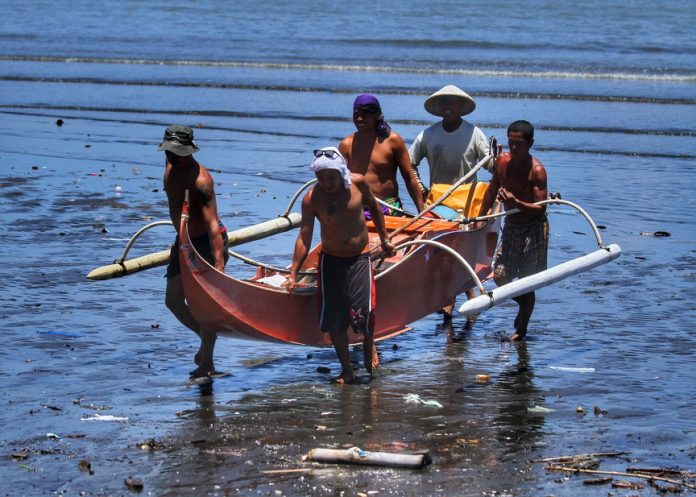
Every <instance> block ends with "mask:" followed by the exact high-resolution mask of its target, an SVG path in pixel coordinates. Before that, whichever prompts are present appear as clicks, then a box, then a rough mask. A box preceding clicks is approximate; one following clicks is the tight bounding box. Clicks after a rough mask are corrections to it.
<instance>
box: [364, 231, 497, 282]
mask: <svg viewBox="0 0 696 497" xmlns="http://www.w3.org/2000/svg"><path fill="white" fill-rule="evenodd" d="M412 245H430V246H432V247H437V248H439V249H440V250H444V251H445V252H447V253H448V254H450V255H451V256H452V257H454V258H455V259H456V260H457V261H459V263H460V264H461V265H462V266H464V268H465V269H466V271H467V272H468V273H469V276H471V279H472V280H473V282H474V283H475V284H476V286H477V287H478V289H479V291H480V292H481V294H482V295H484V294H485V293H486V289H485V288H484V287H483V283H481V279H480V278H479V277H478V275H477V274H476V271H474V268H472V267H471V264H469V263H468V262H467V261H466V259H464V257H462V256H461V254H460V253H459V252H457V251H456V250H454V249H453V248H452V247H448V246H447V245H445V244H444V243H441V242H438V241H435V240H411V241H408V242H403V243H399V244H397V245H396V250H400V249H402V248H405V247H410V246H412ZM376 278H379V275H377V276H376Z"/></svg>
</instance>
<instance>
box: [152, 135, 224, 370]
mask: <svg viewBox="0 0 696 497" xmlns="http://www.w3.org/2000/svg"><path fill="white" fill-rule="evenodd" d="M159 150H160V151H163V152H164V153H165V155H166V157H167V160H166V166H165V170H164V191H165V192H166V194H167V201H168V202H169V216H170V218H171V220H172V223H174V227H175V228H176V229H177V230H178V227H179V223H180V222H181V206H182V204H183V201H184V192H185V191H186V190H188V192H189V221H188V229H189V233H190V235H191V241H192V242H193V245H194V247H195V248H196V250H198V252H199V253H200V254H201V255H203V257H204V258H205V259H206V260H207V261H208V262H209V263H210V264H211V265H213V266H215V269H217V270H218V271H222V272H224V271H225V262H226V261H227V258H228V257H229V256H228V254H227V251H226V250H225V242H226V241H227V230H226V229H225V226H224V225H223V224H222V223H221V222H220V219H219V218H218V214H217V202H216V200H215V188H214V186H213V178H212V176H211V175H210V173H209V172H208V170H207V169H206V168H205V167H204V166H203V165H202V164H200V163H198V162H197V161H196V160H195V159H194V158H193V153H194V152H198V150H199V147H198V145H196V142H195V141H194V140H193V130H192V129H191V128H190V127H188V126H179V125H174V126H169V127H168V128H167V129H166V130H165V132H164V139H163V140H162V143H161V144H160V146H159ZM165 303H166V305H167V307H168V308H169V310H170V311H171V312H172V314H174V316H176V318H177V319H178V320H179V321H180V322H181V323H182V324H183V325H184V326H186V327H188V328H189V329H191V330H192V331H193V332H194V333H196V334H197V335H198V336H199V337H200V339H201V345H200V348H199V350H198V353H196V356H195V358H194V361H195V363H196V364H197V365H198V367H197V368H196V369H194V370H193V371H192V372H191V376H192V377H206V376H212V375H214V374H215V366H214V365H213V350H214V348H215V341H216V339H217V336H216V334H215V332H212V333H211V332H208V331H206V330H204V329H202V328H201V326H200V324H199V323H198V321H196V319H195V318H194V317H193V315H192V314H191V312H190V311H189V308H188V305H187V304H186V299H185V297H184V289H183V287H182V282H181V267H180V265H179V237H178V235H177V237H176V241H175V242H174V245H172V248H171V252H170V258H169V266H168V267H167V294H166V297H165Z"/></svg>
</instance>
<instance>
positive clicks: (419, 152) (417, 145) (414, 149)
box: [408, 131, 428, 199]
mask: <svg viewBox="0 0 696 497" xmlns="http://www.w3.org/2000/svg"><path fill="white" fill-rule="evenodd" d="M408 157H409V159H410V162H411V169H413V173H414V174H415V175H416V181H418V187H419V188H420V189H421V194H422V195H423V199H425V198H427V197H428V188H427V187H426V186H425V184H424V183H423V180H422V179H421V177H420V173H419V172H418V166H419V165H420V163H421V161H422V160H423V158H424V157H425V146H424V145H423V131H421V132H420V133H418V136H416V139H415V140H414V141H413V143H411V146H410V147H409V149H408Z"/></svg>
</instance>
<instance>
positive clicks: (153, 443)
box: [138, 438, 165, 450]
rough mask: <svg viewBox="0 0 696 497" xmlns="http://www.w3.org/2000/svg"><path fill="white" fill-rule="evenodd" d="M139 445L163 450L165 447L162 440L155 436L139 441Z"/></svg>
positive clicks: (147, 448)
mask: <svg viewBox="0 0 696 497" xmlns="http://www.w3.org/2000/svg"><path fill="white" fill-rule="evenodd" d="M138 446H139V447H140V448H141V449H143V450H162V449H164V448H165V445H164V444H163V443H162V442H158V441H157V440H155V439H154V438H150V439H149V440H146V441H145V442H139V443H138Z"/></svg>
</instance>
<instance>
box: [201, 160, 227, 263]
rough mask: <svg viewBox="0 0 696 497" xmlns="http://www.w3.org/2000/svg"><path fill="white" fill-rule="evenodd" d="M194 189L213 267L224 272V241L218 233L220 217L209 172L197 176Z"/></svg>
mask: <svg viewBox="0 0 696 497" xmlns="http://www.w3.org/2000/svg"><path fill="white" fill-rule="evenodd" d="M201 176H203V175H201ZM196 190H198V197H199V198H200V200H201V211H202V212H201V214H202V215H203V222H204V223H205V227H206V230H207V231H208V239H209V240H210V252H211V253H212V254H213V262H214V266H215V269H217V270H218V271H222V272H223V273H224V272H225V243H224V242H223V240H222V234H221V233H220V219H219V218H218V213H217V201H216V199H215V189H214V187H213V178H212V177H211V176H210V175H209V174H206V175H205V176H203V177H202V178H201V177H199V179H198V180H196Z"/></svg>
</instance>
